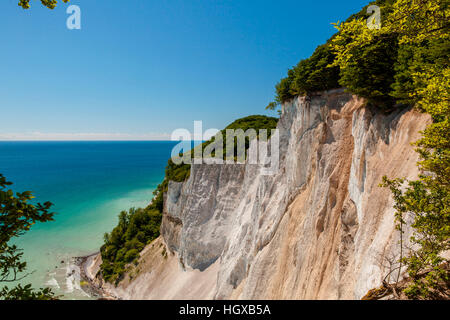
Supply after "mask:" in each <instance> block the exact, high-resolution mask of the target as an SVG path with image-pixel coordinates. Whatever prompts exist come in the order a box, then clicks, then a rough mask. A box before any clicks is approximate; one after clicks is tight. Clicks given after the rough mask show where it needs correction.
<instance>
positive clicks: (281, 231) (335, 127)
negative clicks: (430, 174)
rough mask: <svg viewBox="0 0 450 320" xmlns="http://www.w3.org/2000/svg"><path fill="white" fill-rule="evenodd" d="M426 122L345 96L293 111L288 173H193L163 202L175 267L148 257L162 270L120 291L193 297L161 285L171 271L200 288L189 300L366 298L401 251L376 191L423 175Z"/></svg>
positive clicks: (209, 168)
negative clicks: (420, 148) (417, 147)
mask: <svg viewBox="0 0 450 320" xmlns="http://www.w3.org/2000/svg"><path fill="white" fill-rule="evenodd" d="M428 121H429V119H428V117H427V116H426V115H424V114H420V113H418V112H416V111H414V110H403V111H395V112H394V113H391V114H389V115H385V114H383V113H382V112H381V111H376V110H370V109H368V108H366V107H364V101H363V100H361V99H359V98H357V97H355V96H352V95H350V94H347V93H344V92H343V91H342V90H335V91H329V92H326V93H323V94H322V95H319V96H315V97H312V98H311V99H310V100H308V99H306V98H304V97H300V98H297V99H295V100H294V101H292V102H291V103H288V104H285V105H284V106H283V114H282V116H281V119H280V121H279V124H278V129H279V131H280V170H279V172H278V173H276V174H274V175H263V174H262V167H261V166H260V165H251V164H245V165H239V164H234V165H230V164H227V165H206V164H203V165H193V166H192V169H191V170H192V171H191V175H190V178H189V179H188V181H186V182H185V183H173V182H171V183H170V184H169V191H168V193H167V195H166V198H165V199H166V201H165V212H164V215H163V223H162V227H161V234H162V238H161V239H159V240H158V241H160V242H161V243H164V246H167V248H168V250H169V252H170V253H169V259H167V258H164V257H163V256H162V255H161V254H160V253H158V254H155V255H154V256H152V257H149V253H148V252H147V253H144V254H142V255H141V256H142V257H146V259H153V260H155V261H159V262H158V265H159V267H158V268H157V269H154V270H151V266H150V265H147V267H145V266H146V264H145V263H141V264H140V266H138V269H139V270H138V271H137V272H136V274H135V275H134V276H133V278H132V279H131V278H130V277H127V279H126V280H125V281H124V282H123V283H121V284H120V285H119V287H118V288H116V289H115V290H116V294H118V295H119V296H123V297H126V298H132V299H133V298H134V299H141V298H153V299H154V298H170V297H179V296H180V294H181V292H183V293H186V287H185V285H184V286H182V289H180V291H177V290H178V289H177V286H176V285H175V284H174V281H173V280H167V278H165V277H163V276H162V274H161V276H158V274H157V273H158V272H163V271H161V270H164V264H167V268H168V269H169V270H171V278H173V279H181V278H183V277H184V278H185V279H189V281H192V285H195V284H196V283H201V284H202V286H201V288H203V289H202V290H196V291H195V296H193V295H190V296H191V297H193V298H197V299H208V298H217V299H227V298H239V299H359V298H361V297H362V296H363V295H364V294H365V293H366V292H367V290H369V289H371V288H373V287H375V286H378V285H379V284H380V282H381V280H382V278H383V276H384V275H385V274H386V272H387V269H386V264H385V257H389V256H392V255H395V254H396V250H397V247H398V246H397V241H398V234H397V232H396V231H395V230H394V210H393V208H392V200H391V198H390V193H389V191H388V190H386V189H384V188H380V187H379V186H378V185H379V183H380V182H381V178H382V176H383V175H388V176H390V177H406V178H414V177H416V176H417V167H416V161H417V155H416V154H415V152H414V150H413V148H412V147H411V145H410V143H411V142H412V141H415V140H417V139H418V137H419V133H418V132H419V131H420V130H421V129H423V128H424V127H425V125H426V124H427V123H428ZM146 250H147V249H146ZM142 259H144V258H141V260H142ZM174 259H175V260H176V261H178V262H177V265H178V267H177V268H175V267H174ZM165 261H166V262H165ZM155 263H156V262H155ZM158 270H160V271H158ZM186 272H188V273H186ZM155 273H156V274H155ZM149 274H153V276H149ZM183 274H184V275H183ZM187 274H188V275H189V276H188V277H187V276H186V275H187ZM186 277H187V278H186ZM164 279H166V280H164ZM111 290H113V289H111ZM167 292H170V293H171V294H167ZM202 292H203V294H202ZM184 296H186V295H184Z"/></svg>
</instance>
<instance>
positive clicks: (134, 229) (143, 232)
mask: <svg viewBox="0 0 450 320" xmlns="http://www.w3.org/2000/svg"><path fill="white" fill-rule="evenodd" d="M277 122H278V119H277V118H273V117H266V116H259V115H255V116H248V117H245V118H242V119H238V120H236V121H234V122H233V123H231V124H230V125H228V126H227V127H226V128H225V129H224V130H222V131H221V134H222V136H223V139H224V141H225V131H226V129H234V130H236V129H242V130H244V131H246V130H247V129H250V128H251V129H255V130H256V131H259V130H260V129H267V130H268V131H269V134H268V136H270V130H271V129H275V127H276V125H277ZM213 141H214V138H212V139H211V140H208V141H206V142H204V143H202V144H200V145H198V146H197V147H196V148H201V149H202V151H203V150H204V149H205V148H206V146H208V145H209V144H211V143H212V142H213ZM248 147H249V143H248V139H247V141H246V149H248ZM188 152H189V153H191V156H193V153H194V150H192V151H188ZM190 169H191V166H190V165H189V164H180V165H177V164H174V163H173V161H172V160H171V159H169V161H168V164H167V167H166V173H165V178H164V180H163V181H162V182H161V184H160V185H159V186H158V187H157V188H156V190H155V192H154V198H153V200H152V203H151V204H150V205H149V206H148V207H146V208H139V209H135V208H131V209H130V210H129V211H128V212H127V211H122V212H121V213H120V214H119V223H118V225H117V226H116V227H115V228H114V229H113V230H112V231H111V232H110V233H106V234H105V235H104V245H103V246H102V247H101V250H100V251H101V255H102V260H103V263H102V265H101V267H100V268H101V273H102V276H103V278H104V279H105V280H106V281H109V282H112V283H115V284H117V283H118V282H120V280H121V279H122V276H123V275H124V273H125V271H126V269H127V266H128V265H129V264H130V263H133V262H134V263H136V262H137V258H138V257H139V253H140V252H141V251H142V249H143V248H144V247H145V246H146V245H147V244H149V243H150V242H152V241H153V240H154V239H156V238H157V237H158V236H159V228H160V225H161V221H162V212H163V205H164V193H165V192H167V188H168V184H169V181H176V182H183V181H185V180H187V179H188V178H189V174H190Z"/></svg>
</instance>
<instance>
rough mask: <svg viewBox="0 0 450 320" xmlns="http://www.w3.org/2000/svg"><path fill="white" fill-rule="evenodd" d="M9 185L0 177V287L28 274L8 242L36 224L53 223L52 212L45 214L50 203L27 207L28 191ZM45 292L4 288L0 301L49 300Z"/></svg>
mask: <svg viewBox="0 0 450 320" xmlns="http://www.w3.org/2000/svg"><path fill="white" fill-rule="evenodd" d="M10 185H12V183H11V182H8V181H7V180H6V178H5V177H4V176H3V175H2V174H0V285H5V284H7V283H11V282H14V281H18V280H22V279H24V278H25V277H26V276H27V275H28V273H25V271H26V266H27V264H26V262H24V261H22V256H23V252H22V250H20V249H18V248H17V246H15V245H10V244H9V242H10V240H11V239H13V238H16V237H19V236H21V235H23V234H24V233H25V232H27V231H28V230H30V228H31V227H32V226H33V225H34V224H35V223H36V222H46V221H50V220H53V215H54V214H53V213H51V212H49V210H50V207H51V206H52V204H51V203H50V202H45V203H44V204H40V203H38V204H37V205H34V204H31V203H30V201H31V200H32V199H33V198H34V197H33V195H32V194H31V192H29V191H25V192H22V193H16V194H15V195H14V192H13V191H12V190H11V189H8V186H10ZM53 298H54V295H53V293H52V292H51V291H50V290H49V289H40V290H37V291H36V290H33V289H32V288H31V285H26V286H24V287H22V286H21V285H17V286H16V287H14V288H12V289H9V288H8V287H7V286H5V287H4V288H3V289H2V290H1V291H0V299H6V300H10V299H14V300H23V299H40V300H47V299H53Z"/></svg>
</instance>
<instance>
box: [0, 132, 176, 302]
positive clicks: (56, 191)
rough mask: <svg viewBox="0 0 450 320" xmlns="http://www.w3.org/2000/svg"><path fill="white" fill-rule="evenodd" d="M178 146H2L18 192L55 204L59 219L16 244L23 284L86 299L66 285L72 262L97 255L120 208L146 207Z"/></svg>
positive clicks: (2, 159)
mask: <svg viewBox="0 0 450 320" xmlns="http://www.w3.org/2000/svg"><path fill="white" fill-rule="evenodd" d="M175 144H176V142H172V141H148V142H147V141H146V142H0V173H2V174H3V175H4V176H5V177H6V178H7V179H8V180H9V181H12V182H13V183H14V184H13V186H12V188H13V190H14V191H25V190H30V191H32V192H33V193H34V195H35V196H36V200H37V201H39V202H45V201H51V202H52V203H54V207H53V211H55V212H56V215H55V221H53V222H46V223H41V224H37V225H35V226H34V227H33V228H32V230H31V231H30V232H28V233H27V234H25V235H24V236H22V237H21V238H18V239H17V240H15V243H16V244H17V245H18V246H19V247H20V248H22V249H24V259H25V261H27V263H28V269H29V270H28V271H33V273H32V274H31V275H29V276H28V277H27V278H26V279H25V280H24V282H26V283H30V282H31V283H33V286H35V287H42V286H46V285H47V286H50V285H51V286H53V288H54V290H55V291H56V292H57V293H59V294H63V295H64V297H65V298H68V299H70V298H80V297H83V296H84V294H83V292H82V291H81V290H77V289H76V288H73V286H71V285H70V284H69V283H68V280H67V276H66V275H67V272H68V270H69V269H70V267H71V266H69V262H70V258H71V257H74V256H79V255H85V254H89V253H92V252H95V251H97V250H98V249H99V247H100V245H101V244H102V239H103V234H104V233H105V232H109V231H111V230H112V228H113V227H114V226H115V225H116V222H117V216H118V214H119V212H120V211H121V210H126V209H128V208H130V207H144V206H146V205H147V204H148V203H149V201H150V200H151V198H152V192H153V190H154V189H155V188H156V186H157V185H158V184H159V183H160V182H161V181H162V179H163V178H164V168H165V166H166V164H167V160H168V159H169V157H170V153H171V150H172V148H173V147H174V146H175Z"/></svg>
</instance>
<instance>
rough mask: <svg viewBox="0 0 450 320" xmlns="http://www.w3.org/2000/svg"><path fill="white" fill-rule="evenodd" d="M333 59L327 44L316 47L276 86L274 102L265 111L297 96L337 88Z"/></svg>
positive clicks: (336, 68)
mask: <svg viewBox="0 0 450 320" xmlns="http://www.w3.org/2000/svg"><path fill="white" fill-rule="evenodd" d="M334 57H335V56H334V53H332V52H331V50H330V46H329V45H328V44H324V45H321V46H319V47H317V49H316V50H315V51H314V53H313V54H312V56H311V57H310V58H308V59H305V60H302V61H300V62H299V63H298V64H297V66H295V67H294V68H292V69H290V70H289V71H288V76H287V77H286V78H283V79H281V81H280V82H279V83H278V84H277V85H276V87H275V88H276V96H275V101H274V102H271V103H270V104H269V105H268V106H267V107H266V109H270V110H274V109H276V108H277V106H278V105H279V104H283V103H285V102H287V101H289V100H291V99H292V98H294V97H295V96H298V95H309V94H311V93H314V92H319V91H323V90H329V89H335V88H338V87H339V83H338V80H339V68H338V67H336V66H330V65H331V63H332V62H333V61H334Z"/></svg>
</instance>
